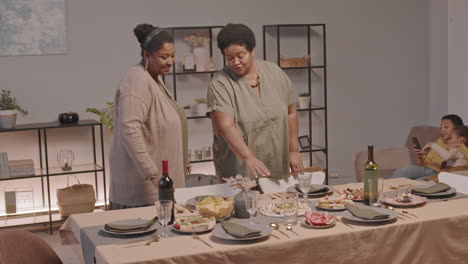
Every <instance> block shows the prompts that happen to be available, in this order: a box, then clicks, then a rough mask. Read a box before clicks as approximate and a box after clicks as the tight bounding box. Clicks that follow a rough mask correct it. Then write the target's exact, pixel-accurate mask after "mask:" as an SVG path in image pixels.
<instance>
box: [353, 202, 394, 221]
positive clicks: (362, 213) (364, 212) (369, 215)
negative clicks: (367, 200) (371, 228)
mask: <svg viewBox="0 0 468 264" xmlns="http://www.w3.org/2000/svg"><path fill="white" fill-rule="evenodd" d="M345 207H346V209H348V211H349V212H350V213H351V214H352V215H354V216H356V217H359V218H361V219H364V220H380V219H385V218H389V217H390V215H388V214H383V213H379V212H377V211H375V210H372V209H369V208H359V207H357V206H355V205H352V204H345Z"/></svg>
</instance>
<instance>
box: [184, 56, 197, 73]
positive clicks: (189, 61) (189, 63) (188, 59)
mask: <svg viewBox="0 0 468 264" xmlns="http://www.w3.org/2000/svg"><path fill="white" fill-rule="evenodd" d="M182 68H183V70H184V71H196V70H197V65H196V64H195V54H185V55H184V56H182Z"/></svg>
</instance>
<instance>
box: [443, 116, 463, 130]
mask: <svg viewBox="0 0 468 264" xmlns="http://www.w3.org/2000/svg"><path fill="white" fill-rule="evenodd" d="M442 120H450V121H452V123H453V124H454V125H455V126H456V127H458V126H463V120H462V119H461V117H459V116H457V115H453V114H451V115H444V116H443V117H442Z"/></svg>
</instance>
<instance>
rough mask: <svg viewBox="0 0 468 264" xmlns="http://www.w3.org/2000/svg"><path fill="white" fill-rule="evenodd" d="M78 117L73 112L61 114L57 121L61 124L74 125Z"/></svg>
mask: <svg viewBox="0 0 468 264" xmlns="http://www.w3.org/2000/svg"><path fill="white" fill-rule="evenodd" d="M79 119H80V117H79V116H78V114H77V113H74V112H68V113H61V114H60V115H59V116H58V120H59V122H60V123H62V124H71V123H76V122H78V120H79Z"/></svg>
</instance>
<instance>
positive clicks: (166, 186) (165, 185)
mask: <svg viewBox="0 0 468 264" xmlns="http://www.w3.org/2000/svg"><path fill="white" fill-rule="evenodd" d="M162 167H163V175H162V178H161V180H159V200H170V201H172V202H173V203H175V199H174V183H173V182H172V179H171V178H170V177H169V162H168V161H167V160H163V161H162ZM172 223H174V204H172V215H171V221H170V222H169V223H168V224H169V225H172Z"/></svg>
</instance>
